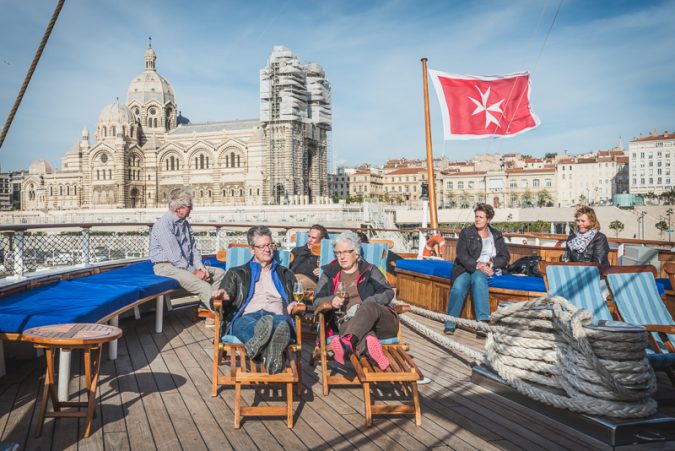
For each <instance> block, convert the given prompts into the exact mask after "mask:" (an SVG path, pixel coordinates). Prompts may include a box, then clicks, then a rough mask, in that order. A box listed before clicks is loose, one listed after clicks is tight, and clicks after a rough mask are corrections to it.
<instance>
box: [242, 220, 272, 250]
mask: <svg viewBox="0 0 675 451" xmlns="http://www.w3.org/2000/svg"><path fill="white" fill-rule="evenodd" d="M260 236H268V237H270V239H272V231H271V230H270V228H269V227H267V226H263V225H257V226H253V227H251V228H250V229H248V232H246V241H248V245H249V246H251V247H252V246H255V239H256V237H260Z"/></svg>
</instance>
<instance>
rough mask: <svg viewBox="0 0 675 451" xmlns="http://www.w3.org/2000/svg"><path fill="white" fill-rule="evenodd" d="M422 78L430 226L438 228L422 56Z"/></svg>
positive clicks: (425, 63) (429, 122) (425, 77)
mask: <svg viewBox="0 0 675 451" xmlns="http://www.w3.org/2000/svg"><path fill="white" fill-rule="evenodd" d="M422 78H423V80H424V128H425V131H426V137H427V179H428V180H429V216H430V219H431V228H432V229H438V210H436V181H435V180H434V156H433V152H432V150H431V120H430V118H429V84H428V82H427V59H426V58H422Z"/></svg>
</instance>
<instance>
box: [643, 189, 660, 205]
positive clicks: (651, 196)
mask: <svg viewBox="0 0 675 451" xmlns="http://www.w3.org/2000/svg"><path fill="white" fill-rule="evenodd" d="M645 197H646V198H647V199H649V201H650V203H651V202H654V199H656V198H657V197H658V196H657V195H656V194H655V193H654V191H650V192H648V193H647V194H645Z"/></svg>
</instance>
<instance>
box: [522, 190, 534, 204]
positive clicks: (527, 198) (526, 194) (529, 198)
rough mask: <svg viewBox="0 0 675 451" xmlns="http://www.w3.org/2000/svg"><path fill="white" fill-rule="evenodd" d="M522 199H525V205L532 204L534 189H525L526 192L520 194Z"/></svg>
mask: <svg viewBox="0 0 675 451" xmlns="http://www.w3.org/2000/svg"><path fill="white" fill-rule="evenodd" d="M520 197H521V199H523V204H524V205H532V197H533V195H532V191H530V190H529V188H528V189H526V190H525V192H524V193H523V194H522V195H521V196H520Z"/></svg>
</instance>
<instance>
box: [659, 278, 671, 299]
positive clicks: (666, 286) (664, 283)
mask: <svg viewBox="0 0 675 451" xmlns="http://www.w3.org/2000/svg"><path fill="white" fill-rule="evenodd" d="M656 288H658V289H659V295H660V296H663V293H665V292H666V290H671V291H672V289H673V286H672V285H671V284H670V279H656Z"/></svg>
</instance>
